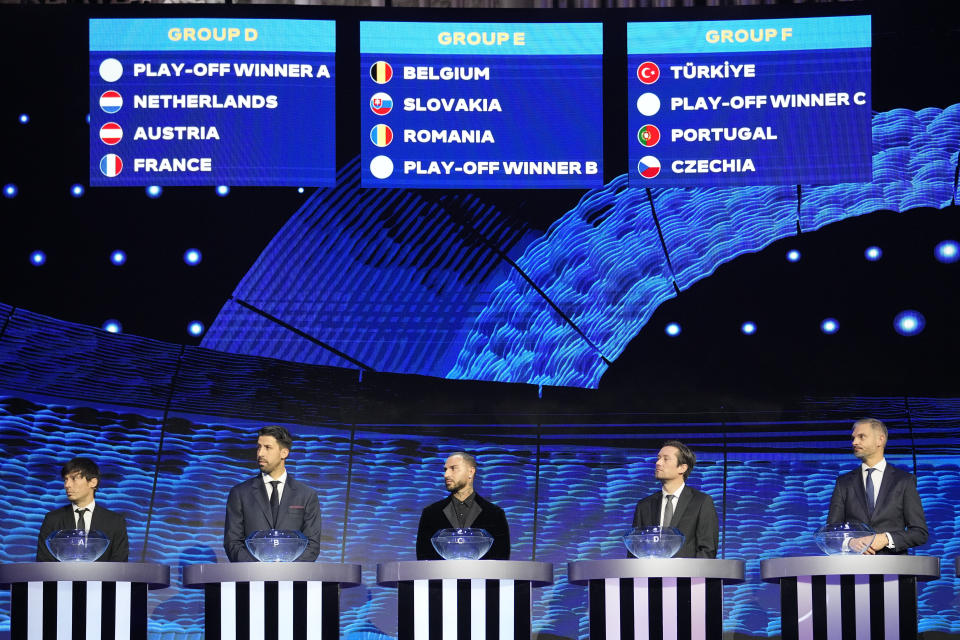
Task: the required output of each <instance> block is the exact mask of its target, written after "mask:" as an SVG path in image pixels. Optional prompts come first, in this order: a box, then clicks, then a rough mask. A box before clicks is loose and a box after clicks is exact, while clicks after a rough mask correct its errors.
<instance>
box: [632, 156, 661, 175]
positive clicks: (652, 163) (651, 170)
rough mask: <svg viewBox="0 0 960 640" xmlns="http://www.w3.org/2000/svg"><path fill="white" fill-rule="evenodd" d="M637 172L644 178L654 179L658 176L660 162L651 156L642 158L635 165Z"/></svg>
mask: <svg viewBox="0 0 960 640" xmlns="http://www.w3.org/2000/svg"><path fill="white" fill-rule="evenodd" d="M637 171H638V172H639V173H640V175H642V176H643V177H644V178H656V177H657V176H658V175H660V161H659V160H657V159H656V158H654V157H653V156H643V157H642V158H640V162H638V163H637Z"/></svg>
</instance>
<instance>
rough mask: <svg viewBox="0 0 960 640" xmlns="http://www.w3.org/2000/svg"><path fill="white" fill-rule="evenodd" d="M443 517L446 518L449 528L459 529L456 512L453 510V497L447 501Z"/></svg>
mask: <svg viewBox="0 0 960 640" xmlns="http://www.w3.org/2000/svg"><path fill="white" fill-rule="evenodd" d="M443 515H445V516H447V522H449V523H450V526H451V527H453V528H454V529H458V528H460V523H459V522H457V512H456V511H454V510H453V497H452V496H451V497H450V498H448V499H447V504H446V506H444V507H443Z"/></svg>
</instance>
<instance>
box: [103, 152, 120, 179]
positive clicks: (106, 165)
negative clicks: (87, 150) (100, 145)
mask: <svg viewBox="0 0 960 640" xmlns="http://www.w3.org/2000/svg"><path fill="white" fill-rule="evenodd" d="M121 171H123V161H122V160H121V159H120V156H118V155H117V154H115V153H108V154H107V155H105V156H103V158H101V159H100V173H102V174H103V175H105V176H107V177H108V178H116V177H117V176H118V175H120V172H121Z"/></svg>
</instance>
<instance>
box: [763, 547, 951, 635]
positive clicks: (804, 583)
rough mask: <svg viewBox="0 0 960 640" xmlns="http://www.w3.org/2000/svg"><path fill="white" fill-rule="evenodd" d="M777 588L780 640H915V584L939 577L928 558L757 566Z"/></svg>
mask: <svg viewBox="0 0 960 640" xmlns="http://www.w3.org/2000/svg"><path fill="white" fill-rule="evenodd" d="M760 576H761V577H762V578H763V579H764V580H766V581H767V582H779V583H780V620H781V637H782V638H783V640H834V639H836V640H845V639H846V638H856V639H857V640H860V639H861V638H869V639H871V640H896V639H898V638H899V639H900V640H916V638H917V580H918V579H919V580H923V581H926V580H934V579H936V578H939V577H940V560H939V559H938V558H932V557H929V556H887V555H883V556H813V557H809V556H804V557H795V558H772V559H770V560H764V561H763V562H761V563H760Z"/></svg>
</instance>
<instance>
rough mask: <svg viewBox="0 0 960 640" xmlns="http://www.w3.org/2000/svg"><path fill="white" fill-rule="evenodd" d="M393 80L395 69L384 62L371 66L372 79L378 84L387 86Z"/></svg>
mask: <svg viewBox="0 0 960 640" xmlns="http://www.w3.org/2000/svg"><path fill="white" fill-rule="evenodd" d="M391 78H393V67H391V66H390V63H389V62H384V61H383V60H381V61H379V62H374V63H373V64H372V65H370V79H371V80H373V81H374V82H376V83H377V84H387V83H388V82H390V79H391Z"/></svg>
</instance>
